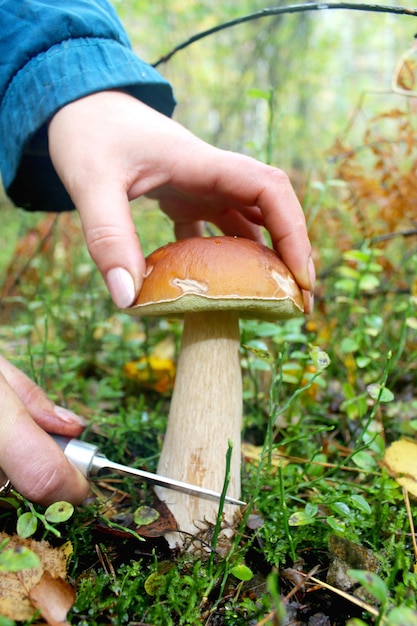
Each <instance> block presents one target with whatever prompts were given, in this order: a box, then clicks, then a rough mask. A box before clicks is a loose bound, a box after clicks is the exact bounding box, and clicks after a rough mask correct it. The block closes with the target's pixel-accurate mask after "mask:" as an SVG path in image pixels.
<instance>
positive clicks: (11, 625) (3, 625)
mask: <svg viewBox="0 0 417 626" xmlns="http://www.w3.org/2000/svg"><path fill="white" fill-rule="evenodd" d="M0 626H16V622H14V621H13V620H12V619H9V618H8V617H4V615H0Z"/></svg>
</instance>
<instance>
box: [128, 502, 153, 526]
mask: <svg viewBox="0 0 417 626" xmlns="http://www.w3.org/2000/svg"><path fill="white" fill-rule="evenodd" d="M157 519H159V513H158V511H157V510H156V509H153V508H152V507H150V506H139V507H138V508H137V509H136V511H135V512H134V513H133V521H134V522H135V524H137V525H138V526H147V525H148V524H152V522H156V520H157Z"/></svg>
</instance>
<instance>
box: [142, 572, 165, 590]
mask: <svg viewBox="0 0 417 626" xmlns="http://www.w3.org/2000/svg"><path fill="white" fill-rule="evenodd" d="M166 587H167V579H166V577H165V576H164V575H163V574H159V573H158V572H152V574H150V575H149V576H148V578H147V579H146V580H145V584H144V588H145V591H146V593H147V594H148V596H157V595H160V594H161V593H163V592H164V591H165V589H166Z"/></svg>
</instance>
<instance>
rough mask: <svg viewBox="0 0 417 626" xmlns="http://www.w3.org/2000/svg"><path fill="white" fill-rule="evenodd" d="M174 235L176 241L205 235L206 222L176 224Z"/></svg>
mask: <svg viewBox="0 0 417 626" xmlns="http://www.w3.org/2000/svg"><path fill="white" fill-rule="evenodd" d="M174 233H175V237H176V239H189V238H190V237H202V236H203V235H204V222H203V221H201V220H200V221H198V222H175V224H174Z"/></svg>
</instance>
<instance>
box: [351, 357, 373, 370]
mask: <svg viewBox="0 0 417 626" xmlns="http://www.w3.org/2000/svg"><path fill="white" fill-rule="evenodd" d="M355 362H356V365H357V366H358V367H359V369H363V368H364V367H366V366H367V365H369V363H371V358H370V357H369V356H358V357H356V359H355Z"/></svg>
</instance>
